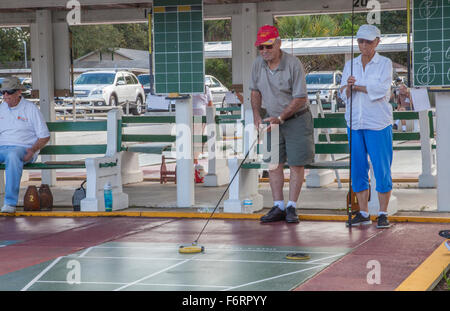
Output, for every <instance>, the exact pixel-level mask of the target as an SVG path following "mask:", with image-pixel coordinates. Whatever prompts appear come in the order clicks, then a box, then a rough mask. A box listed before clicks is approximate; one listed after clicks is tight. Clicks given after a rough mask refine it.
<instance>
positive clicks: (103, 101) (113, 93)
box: [74, 71, 145, 115]
mask: <svg viewBox="0 0 450 311" xmlns="http://www.w3.org/2000/svg"><path fill="white" fill-rule="evenodd" d="M74 84H75V85H74V96H75V97H76V98H82V100H83V102H82V104H90V105H92V106H105V105H108V106H113V107H114V106H117V105H120V104H123V103H125V102H126V101H128V102H129V103H130V112H131V113H133V114H134V115H140V114H141V113H143V112H144V111H145V106H144V99H145V93H144V88H143V87H142V85H141V84H140V83H139V81H138V79H137V78H136V76H135V75H134V74H133V73H131V72H128V71H90V72H84V73H82V74H81V75H80V76H79V77H78V78H77V79H76V80H75V82H74ZM123 109H126V107H125V106H123Z"/></svg>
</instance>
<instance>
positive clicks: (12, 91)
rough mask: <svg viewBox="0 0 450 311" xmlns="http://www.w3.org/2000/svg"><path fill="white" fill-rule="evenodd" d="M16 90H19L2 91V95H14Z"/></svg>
mask: <svg viewBox="0 0 450 311" xmlns="http://www.w3.org/2000/svg"><path fill="white" fill-rule="evenodd" d="M15 92H17V90H6V91H1V93H2V95H5V93H6V94H8V95H12V94H14V93H15Z"/></svg>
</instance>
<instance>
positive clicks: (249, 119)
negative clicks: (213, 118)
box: [236, 3, 258, 157]
mask: <svg viewBox="0 0 450 311" xmlns="http://www.w3.org/2000/svg"><path fill="white" fill-rule="evenodd" d="M257 23H258V12H257V4H256V3H244V4H242V22H241V27H242V29H241V31H242V51H243V54H242V66H241V70H242V72H243V74H242V76H243V87H244V92H243V93H244V94H243V97H244V103H243V110H244V115H243V118H244V120H245V128H246V129H247V127H251V126H252V125H253V111H252V107H251V102H250V96H251V92H250V88H249V84H250V82H249V80H250V73H251V72H252V65H253V62H254V60H255V58H256V48H255V46H254V42H255V40H256V34H257V32H258V24H257ZM236 31H239V29H236ZM247 133H248V135H249V137H243V139H244V150H243V151H244V154H245V153H247V151H248V149H249V148H250V144H251V142H252V141H254V140H255V138H256V135H257V134H256V129H254V130H253V131H245V134H247ZM250 157H252V155H250Z"/></svg>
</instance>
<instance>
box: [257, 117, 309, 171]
mask: <svg viewBox="0 0 450 311" xmlns="http://www.w3.org/2000/svg"><path fill="white" fill-rule="evenodd" d="M267 135H268V137H267V143H268V144H269V146H270V142H271V141H272V138H271V135H272V132H268V133H267ZM278 139H279V141H278V152H279V153H278V163H279V164H282V163H283V164H284V163H286V162H287V164H288V165H289V166H305V165H307V164H311V163H313V162H314V155H315V152H314V124H313V117H312V114H311V111H307V112H305V113H304V114H302V115H300V116H298V117H294V118H292V119H288V120H286V121H285V122H284V123H283V124H281V125H280V126H279V138H278ZM272 147H273V148H276V146H272ZM267 148H268V151H271V150H270V147H267ZM270 161H271V159H270V158H268V159H264V162H267V163H269V162H270Z"/></svg>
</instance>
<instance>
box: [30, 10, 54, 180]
mask: <svg viewBox="0 0 450 311" xmlns="http://www.w3.org/2000/svg"><path fill="white" fill-rule="evenodd" d="M33 25H34V26H35V29H33V30H32V31H31V46H32V49H33V48H35V49H36V50H35V51H33V52H32V55H33V57H32V71H33V72H34V71H35V65H36V64H37V68H38V70H39V71H38V72H37V75H33V88H35V81H34V80H35V79H36V78H37V79H36V82H37V83H38V89H39V106H40V110H41V113H42V115H43V116H44V119H45V121H47V122H49V121H54V120H55V109H54V90H55V88H54V85H55V82H54V81H55V80H54V57H53V27H52V12H51V11H50V10H36V24H33ZM33 25H32V26H33ZM32 28H33V27H32ZM54 143H55V136H54V134H53V133H52V134H51V136H50V144H54ZM41 158H42V161H52V160H54V158H55V157H54V156H48V155H42V156H41ZM41 176H42V183H45V184H48V185H51V186H54V185H56V171H55V170H42V171H41Z"/></svg>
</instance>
